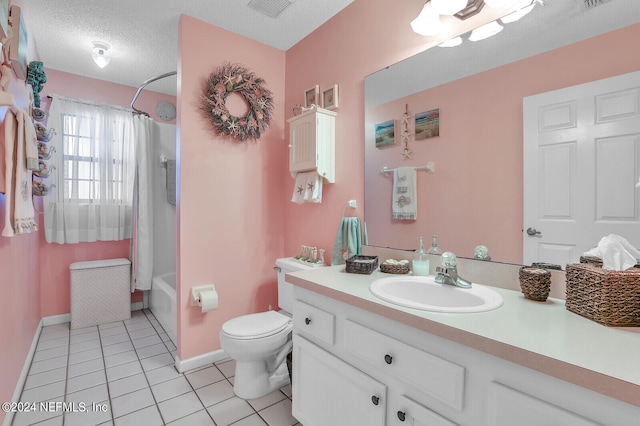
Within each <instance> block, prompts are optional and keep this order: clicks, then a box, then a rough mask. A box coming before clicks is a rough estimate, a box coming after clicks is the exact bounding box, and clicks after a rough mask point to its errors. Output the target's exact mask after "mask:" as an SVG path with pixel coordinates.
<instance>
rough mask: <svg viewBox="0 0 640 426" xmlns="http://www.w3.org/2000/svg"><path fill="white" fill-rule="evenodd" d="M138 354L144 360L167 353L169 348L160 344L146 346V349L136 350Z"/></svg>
mask: <svg viewBox="0 0 640 426" xmlns="http://www.w3.org/2000/svg"><path fill="white" fill-rule="evenodd" d="M136 352H137V353H138V357H139V358H140V359H143V358H149V357H152V356H155V355H161V354H164V353H167V347H166V346H165V345H164V343H158V344H157V345H152V346H145V347H144V348H139V349H136Z"/></svg>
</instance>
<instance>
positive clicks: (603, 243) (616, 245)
mask: <svg viewBox="0 0 640 426" xmlns="http://www.w3.org/2000/svg"><path fill="white" fill-rule="evenodd" d="M584 255H585V256H596V257H599V258H601V259H602V268H603V269H609V270H612V271H624V270H626V269H629V268H631V267H633V266H635V265H636V263H638V260H637V259H640V251H638V249H636V248H635V247H633V246H632V245H631V244H630V243H629V241H627V240H626V239H625V238H623V237H621V236H620V235H616V234H609V235H607V236H606V237H602V239H601V240H600V242H599V243H598V246H597V247H595V248H592V249H591V250H589V251H587V252H585V253H584Z"/></svg>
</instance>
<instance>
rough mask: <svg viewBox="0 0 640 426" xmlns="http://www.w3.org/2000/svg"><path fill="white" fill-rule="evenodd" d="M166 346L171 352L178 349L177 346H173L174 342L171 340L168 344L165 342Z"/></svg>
mask: <svg viewBox="0 0 640 426" xmlns="http://www.w3.org/2000/svg"><path fill="white" fill-rule="evenodd" d="M164 345H165V346H166V347H167V349H169V350H170V351H175V350H176V349H178V348H177V347H176V345H174V344H173V342H172V341H171V340H169V341H168V342H164Z"/></svg>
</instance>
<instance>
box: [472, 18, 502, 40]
mask: <svg viewBox="0 0 640 426" xmlns="http://www.w3.org/2000/svg"><path fill="white" fill-rule="evenodd" d="M503 28H504V27H503V26H502V25H500V24H498V23H497V22H496V21H493V22H489V23H488V24H485V25H483V26H481V27H478V28H476V29H475V30H473V31H471V35H470V36H469V40H471V41H479V40H484V39H485V38H489V37H491V36H494V35H496V34H498V33H499V32H500V31H502V29H503Z"/></svg>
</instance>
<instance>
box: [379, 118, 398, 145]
mask: <svg viewBox="0 0 640 426" xmlns="http://www.w3.org/2000/svg"><path fill="white" fill-rule="evenodd" d="M375 135H376V148H380V147H383V146H387V145H394V144H395V143H396V120H388V121H385V122H384V123H379V124H376V131H375Z"/></svg>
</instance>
